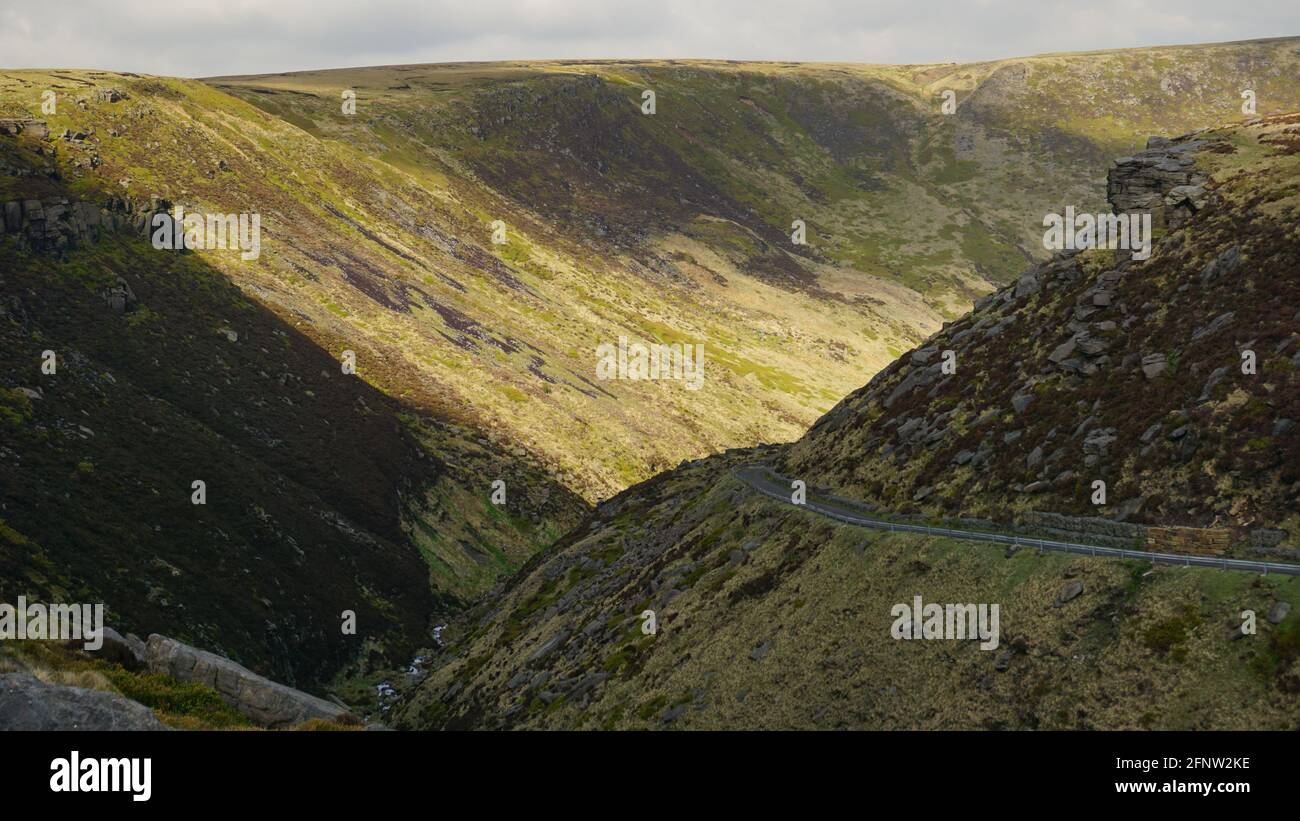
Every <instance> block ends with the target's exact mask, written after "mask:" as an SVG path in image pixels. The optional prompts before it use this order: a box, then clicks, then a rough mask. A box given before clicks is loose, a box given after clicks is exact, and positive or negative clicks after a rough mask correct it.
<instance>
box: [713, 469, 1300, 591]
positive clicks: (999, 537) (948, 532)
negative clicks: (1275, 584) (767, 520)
mask: <svg viewBox="0 0 1300 821" xmlns="http://www.w3.org/2000/svg"><path fill="white" fill-rule="evenodd" d="M732 475H733V476H735V477H736V478H737V479H739V480H740V481H741V482H744V483H745V484H746V485H748V486H749V487H751V488H753V489H754V490H756V491H758V492H759V493H761V494H763V495H764V496H769V497H771V498H773V499H776V500H777V501H780V502H784V503H785V504H788V505H791V506H795V505H794V503H793V502H791V501H790V495H791V493H792V490H791V488H790V479H787V478H786V477H784V476H781V475H780V474H778V473H774V472H773V471H772V470H771V469H770V468H768V467H766V466H764V465H745V466H744V467H739V468H736V469H735V470H733V471H732ZM799 507H803V508H804V509H806V510H811V511H813V512H814V513H819V514H821V515H822V516H827V517H829V518H831V519H835V520H836V521H839V522H844V523H845V524H850V525H857V526H859V527H870V528H874V529H876V530H891V531H907V532H912V533H924V534H926V535H928V536H946V537H948V538H950V539H965V540H967V541H974V542H991V543H994V544H1006V545H1016V546H1019V547H1036V548H1038V549H1040V550H1057V551H1061V552H1064V553H1082V554H1085V555H1089V556H1110V557H1112V558H1116V559H1140V560H1142V561H1148V562H1152V563H1153V564H1154V563H1159V564H1176V565H1184V566H1187V567H1213V568H1217V569H1219V570H1242V571H1247V572H1251V573H1264V574H1268V573H1284V574H1287V575H1290V576H1300V564H1290V563H1285V562H1264V561H1254V560H1251V559H1228V558H1222V557H1217V556H1187V555H1183V554H1179V553H1151V552H1149V551H1146V550H1126V549H1121V548H1117V547H1102V546H1100V545H1089V544H1080V543H1078V542H1058V541H1053V540H1051V539H1033V538H1029V537H1027V536H1007V535H1004V534H1001V533H987V532H984V531H979V530H956V529H953V528H947V527H931V526H929V525H915V524H902V523H899V522H890V521H886V520H884V519H873V518H870V517H868V516H867V515H866V514H865V513H862V512H855V510H854V508H858V507H860V506H859V505H858V504H856V503H854V502H852V501H850V500H847V499H840V498H837V497H834V496H815V495H814V494H813V492H812V491H809V492H808V498H807V501H806V502H805V503H804V504H803V505H799Z"/></svg>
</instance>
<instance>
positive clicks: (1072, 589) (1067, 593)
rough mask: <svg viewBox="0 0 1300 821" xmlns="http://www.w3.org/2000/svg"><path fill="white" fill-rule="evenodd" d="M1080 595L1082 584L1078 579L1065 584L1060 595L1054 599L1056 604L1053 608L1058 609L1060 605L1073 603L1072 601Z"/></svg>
mask: <svg viewBox="0 0 1300 821" xmlns="http://www.w3.org/2000/svg"><path fill="white" fill-rule="evenodd" d="M1082 593H1083V582H1081V581H1079V580H1078V579H1074V580H1072V581H1070V582H1069V583H1067V584H1066V585H1065V587H1064V588H1063V589H1062V590H1061V595H1059V596H1057V597H1056V602H1055V603H1054V605H1053V606H1054V607H1060V606H1061V605H1063V604H1065V603H1066V602H1068V601H1073V600H1074V599H1077V598H1078V597H1079V596H1080V594H1082Z"/></svg>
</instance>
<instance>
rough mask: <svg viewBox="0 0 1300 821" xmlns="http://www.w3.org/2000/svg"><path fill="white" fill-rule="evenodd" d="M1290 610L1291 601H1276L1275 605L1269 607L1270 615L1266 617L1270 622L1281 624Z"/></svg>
mask: <svg viewBox="0 0 1300 821" xmlns="http://www.w3.org/2000/svg"><path fill="white" fill-rule="evenodd" d="M1290 612H1291V602H1285V601H1280V602H1274V603H1273V606H1272V607H1270V608H1269V609H1268V615H1267V616H1265V618H1266V619H1268V623H1269V624H1281V623H1282V622H1283V621H1284V620H1285V619H1286V617H1287V614H1288V613H1290Z"/></svg>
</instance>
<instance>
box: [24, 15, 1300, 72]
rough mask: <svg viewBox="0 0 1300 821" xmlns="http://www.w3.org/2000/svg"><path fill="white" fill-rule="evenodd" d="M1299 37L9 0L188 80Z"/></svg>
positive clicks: (46, 40)
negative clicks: (448, 65)
mask: <svg viewBox="0 0 1300 821" xmlns="http://www.w3.org/2000/svg"><path fill="white" fill-rule="evenodd" d="M1298 34H1300V2H1296V0H1278V1H1277V2H1274V0H1242V2H1224V1H1223V0H1178V2H1169V0H1090V1H1084V2H1080V1H1079V0H1076V2H1072V3H1067V2H1051V1H1050V0H1005V1H1004V2H994V0H925V2H916V0H912V1H911V2H889V3H886V2H876V0H716V1H715V2H710V0H642V2H624V1H623V0H179V2H177V1H176V0H173V1H172V2H157V0H52V2H41V3H37V2H20V0H0V68H99V69H107V70H115V71H134V72H139V73H144V74H165V75H171V76H183V77H205V76H214V75H222V74H263V73H271V72H278V71H294V70H306V69H314V68H343V67H350V66H366V65H389V64H397V63H433V62H451V61H461V60H511V59H552V58H624V59H633V58H692V57H694V58H715V59H732V60H799V61H835V62H858V63H934V62H970V61H977V60H986V59H998V58H1003V57H1017V56H1025V55H1030V54H1041V53H1045V52H1055V51H1086V50H1091V49H1101V48H1131V47H1135V46H1150V45H1173V44H1185V43H1208V42H1222V41H1229V40H1247V39H1253V38H1259V37H1284V36H1293V35H1298Z"/></svg>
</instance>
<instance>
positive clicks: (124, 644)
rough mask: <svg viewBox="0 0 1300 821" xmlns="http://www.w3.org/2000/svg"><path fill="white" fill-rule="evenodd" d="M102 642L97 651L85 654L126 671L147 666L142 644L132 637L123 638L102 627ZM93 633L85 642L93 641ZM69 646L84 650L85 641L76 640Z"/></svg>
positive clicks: (115, 632) (119, 634) (109, 628)
mask: <svg viewBox="0 0 1300 821" xmlns="http://www.w3.org/2000/svg"><path fill="white" fill-rule="evenodd" d="M103 632H104V641H103V644H101V645H100V647H99V649H98V650H87V651H86V652H87V653H90V654H91V655H93V656H95V657H97V658H102V659H104V660H105V661H111V662H113V663H115V664H120V665H122V666H123V667H125V668H126V669H128V670H140V669H143V668H144V667H146V666H147V664H146V662H145V646H144V642H142V641H140V639H139V638H137V637H136V636H133V635H129V636H123V635H122V634H121V633H119V632H117V631H116V630H114V629H113V628H111V627H108V626H105V627H104V630H103ZM93 638H94V633H91V634H90V635H89V636H87V637H86V639H87V640H93ZM69 646H71V647H76V648H84V647H85V646H86V641H85V640H82V639H76V640H75V641H72V642H70V643H69Z"/></svg>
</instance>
